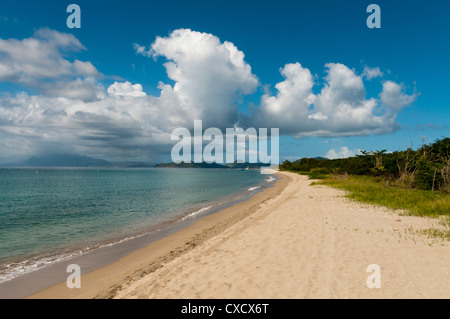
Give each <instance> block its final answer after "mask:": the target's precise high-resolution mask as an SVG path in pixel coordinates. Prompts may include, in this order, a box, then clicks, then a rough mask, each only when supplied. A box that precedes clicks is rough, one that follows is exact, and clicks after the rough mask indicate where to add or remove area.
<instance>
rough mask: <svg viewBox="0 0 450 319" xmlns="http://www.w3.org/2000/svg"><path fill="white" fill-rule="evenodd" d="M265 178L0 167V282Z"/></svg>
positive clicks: (219, 200) (193, 210) (182, 216)
mask: <svg viewBox="0 0 450 319" xmlns="http://www.w3.org/2000/svg"><path fill="white" fill-rule="evenodd" d="M273 180H274V178H273V177H268V176H267V175H262V174H260V172H259V171H253V170H250V171H239V170H231V169H226V170H225V169H170V168H150V169H39V170H36V169H1V170H0V283H1V282H4V281H7V280H10V279H12V278H14V277H17V276H18V275H20V274H24V273H27V272H30V271H33V270H36V269H39V268H42V267H45V266H46V265H48V264H52V263H54V262H57V261H59V260H64V259H67V258H70V257H73V256H75V255H80V254H83V253H85V252H88V251H92V250H93V249H96V248H98V247H102V246H105V245H113V244H114V243H118V242H121V241H123V240H128V239H130V238H133V237H136V236H140V235H142V234H146V233H149V232H155V231H158V230H159V229H163V228H164V227H166V226H167V225H170V224H172V223H176V222H179V221H181V220H186V219H189V218H195V217H198V216H200V215H202V214H205V213H207V212H208V211H210V210H212V209H213V208H214V207H215V206H218V205H220V204H223V203H226V202H229V201H232V200H236V199H237V198H239V197H242V196H244V195H246V196H248V194H249V192H255V191H258V190H260V189H262V188H264V187H266V186H268V185H270V183H271V182H273Z"/></svg>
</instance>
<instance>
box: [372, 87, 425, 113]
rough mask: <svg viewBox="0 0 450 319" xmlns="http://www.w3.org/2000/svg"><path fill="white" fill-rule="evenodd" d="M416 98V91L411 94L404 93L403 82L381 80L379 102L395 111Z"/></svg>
mask: <svg viewBox="0 0 450 319" xmlns="http://www.w3.org/2000/svg"><path fill="white" fill-rule="evenodd" d="M416 98H417V93H414V94H412V95H408V94H405V88H404V85H403V84H397V83H395V82H392V81H385V82H383V91H382V92H381V93H380V99H381V102H383V104H384V105H385V106H387V107H388V108H389V109H391V110H393V111H395V112H398V111H400V110H401V109H403V108H404V107H407V106H409V105H411V104H412V103H413V102H414V101H415V100H416Z"/></svg>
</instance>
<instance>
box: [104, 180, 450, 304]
mask: <svg viewBox="0 0 450 319" xmlns="http://www.w3.org/2000/svg"><path fill="white" fill-rule="evenodd" d="M279 174H281V175H282V176H283V177H284V178H286V179H288V180H289V183H288V184H287V186H286V187H284V188H283V189H282V191H281V193H280V194H277V195H274V196H272V197H271V198H270V199H269V200H266V201H265V202H263V203H261V204H259V205H258V206H257V207H256V208H255V209H254V212H253V213H252V214H250V215H248V216H247V217H245V218H243V219H242V220H240V221H239V222H237V223H234V224H233V225H231V226H230V227H228V228H226V229H225V230H224V231H221V232H219V233H218V234H215V235H214V236H212V237H211V238H209V239H207V240H205V241H204V242H202V243H201V244H199V245H197V246H196V247H194V248H193V249H190V250H189V251H187V252H185V253H183V254H180V255H179V256H177V257H175V258H173V259H171V260H169V261H168V262H167V263H165V264H163V266H162V267H160V268H158V269H157V270H156V271H154V272H151V273H148V274H141V275H139V276H134V277H132V278H131V277H130V278H131V279H130V278H128V280H127V281H126V282H123V283H122V284H121V285H120V286H119V287H116V289H115V292H114V294H112V295H110V296H111V297H114V298H450V244H449V242H445V241H442V240H437V239H430V238H427V237H426V236H425V235H421V234H419V233H418V230H421V229H426V228H430V227H434V226H436V225H437V221H436V220H432V219H427V218H419V217H406V216H399V215H397V214H395V213H393V212H390V211H388V210H384V209H383V208H377V207H370V206H367V205H362V204H358V203H354V202H352V201H350V200H347V199H346V198H344V197H343V195H344V193H343V192H342V191H339V190H336V189H332V188H329V187H325V186H310V183H311V182H310V181H309V180H307V178H306V177H304V176H300V175H297V174H293V173H285V172H283V173H279ZM371 264H376V265H379V266H380V269H381V273H380V282H381V288H372V289H370V288H369V287H368V286H367V283H366V282H367V278H368V277H369V276H370V275H371V273H369V272H367V267H368V266H369V265H371Z"/></svg>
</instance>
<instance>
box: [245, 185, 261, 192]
mask: <svg viewBox="0 0 450 319" xmlns="http://www.w3.org/2000/svg"><path fill="white" fill-rule="evenodd" d="M258 188H261V186H256V187H250V188H249V189H248V191H249V192H252V191H254V190H255V189H258Z"/></svg>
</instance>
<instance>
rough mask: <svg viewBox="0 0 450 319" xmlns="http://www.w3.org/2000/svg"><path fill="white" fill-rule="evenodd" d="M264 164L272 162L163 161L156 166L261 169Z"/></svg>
mask: <svg viewBox="0 0 450 319" xmlns="http://www.w3.org/2000/svg"><path fill="white" fill-rule="evenodd" d="M263 166H270V164H262V163H231V164H224V165H222V164H217V163H211V164H208V163H205V162H203V163H184V162H182V163H179V164H176V163H161V164H158V165H156V166H155V167H160V168H161V167H163V168H225V169H226V168H232V169H260V168H261V167H263Z"/></svg>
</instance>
